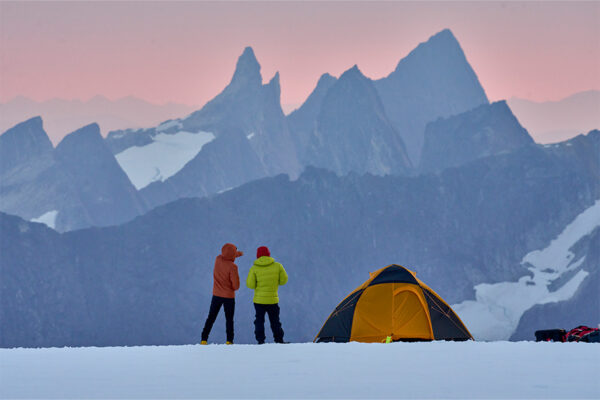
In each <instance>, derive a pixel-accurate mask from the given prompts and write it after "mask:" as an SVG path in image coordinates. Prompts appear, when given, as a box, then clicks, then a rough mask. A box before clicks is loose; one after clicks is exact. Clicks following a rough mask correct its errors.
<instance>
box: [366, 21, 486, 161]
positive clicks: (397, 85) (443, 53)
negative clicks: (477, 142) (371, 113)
mask: <svg viewBox="0 0 600 400" xmlns="http://www.w3.org/2000/svg"><path fill="white" fill-rule="evenodd" d="M375 87H376V88H377V91H378V92H379V96H380V97H381V100H382V102H383V106H384V108H385V111H386V114H387V115H388V117H389V118H390V120H391V121H392V123H393V124H394V126H395V128H396V129H397V130H398V132H399V133H400V135H401V137H402V139H403V141H404V143H405V144H406V148H407V151H408V155H409V157H410V159H411V161H412V162H413V164H414V165H419V162H420V159H421V150H422V147H423V135H424V130H425V126H426V125H427V123H428V122H431V121H434V120H436V119H437V118H439V117H448V116H450V115H454V114H459V113H462V112H465V111H468V110H471V109H473V108H475V107H477V106H479V105H481V104H487V103H488V99H487V97H486V95H485V92H484V90H483V88H482V87H481V84H480V83H479V80H478V79H477V76H476V75H475V72H474V71H473V69H472V68H471V66H470V65H469V63H468V62H467V59H466V58H465V55H464V53H463V51H462V49H461V47H460V45H459V43H458V41H457V40H456V38H455V37H454V35H453V34H452V32H450V30H448V29H445V30H443V31H441V32H439V33H437V34H435V35H434V36H432V37H431V38H429V40H428V41H427V42H425V43H421V44H419V46H417V48H416V49H414V50H413V51H412V52H411V53H410V54H409V55H408V56H406V57H405V58H403V59H402V60H400V62H399V63H398V66H397V67H396V70H395V71H394V72H392V73H391V74H390V75H388V76H387V77H385V78H382V79H379V80H376V81H375Z"/></svg>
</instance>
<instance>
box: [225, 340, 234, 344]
mask: <svg viewBox="0 0 600 400" xmlns="http://www.w3.org/2000/svg"><path fill="white" fill-rule="evenodd" d="M225 344H233V342H230V341H229V340H228V341H226V342H225Z"/></svg>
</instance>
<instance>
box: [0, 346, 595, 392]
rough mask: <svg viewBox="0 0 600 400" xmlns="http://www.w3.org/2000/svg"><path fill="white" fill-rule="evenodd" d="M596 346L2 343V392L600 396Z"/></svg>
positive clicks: (0, 369)
mask: <svg viewBox="0 0 600 400" xmlns="http://www.w3.org/2000/svg"><path fill="white" fill-rule="evenodd" d="M598 360H600V346H598V345H596V344H591V343H546V342H543V343H535V342H517V343H514V342H495V343H478V342H472V341H469V342H460V343H453V342H430V343H392V344H363V343H349V344H324V343H323V344H313V343H305V344H289V345H276V344H267V345H263V346H257V345H234V346H224V345H209V346H199V345H195V346H166V347H121V348H119V347H113V348H110V347H108V348H62V349H58V348H52V349H9V350H7V349H2V350H0V375H1V376H0V377H1V379H0V381H1V385H0V398H23V397H30V398H31V397H33V398H278V399H279V398H369V399H372V398H413V399H414V398H463V399H464V398H480V399H481V398H545V399H549V398H569V399H573V398H598V397H600V383H599V381H598V379H597V366H598Z"/></svg>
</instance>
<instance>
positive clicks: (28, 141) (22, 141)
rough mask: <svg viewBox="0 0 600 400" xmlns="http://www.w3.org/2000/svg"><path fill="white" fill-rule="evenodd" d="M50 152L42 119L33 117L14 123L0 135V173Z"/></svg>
mask: <svg viewBox="0 0 600 400" xmlns="http://www.w3.org/2000/svg"><path fill="white" fill-rule="evenodd" d="M51 153H52V143H51V142H50V139H49V138H48V135H46V132H44V128H43V126H42V119H41V118H40V117H34V118H31V119H28V120H27V121H25V122H21V123H20V124H17V125H15V126H14V127H12V128H11V129H9V130H7V131H6V132H4V133H3V134H2V135H1V136H0V174H1V175H4V174H5V173H7V172H8V171H9V170H10V169H13V168H18V167H20V166H22V165H23V164H27V163H29V162H32V161H33V160H35V159H43V158H45V157H48V155H49V154H51Z"/></svg>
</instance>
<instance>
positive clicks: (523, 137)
mask: <svg viewBox="0 0 600 400" xmlns="http://www.w3.org/2000/svg"><path fill="white" fill-rule="evenodd" d="M532 143H533V139H532V138H531V136H529V134H528V133H527V130H525V128H523V127H522V126H521V124H519V121H517V119H516V118H515V116H514V115H513V113H512V112H511V111H510V108H508V105H507V104H506V102H505V101H499V102H496V103H493V104H490V105H488V104H483V105H481V106H479V107H477V108H475V109H473V110H471V111H467V112H465V113H462V114H458V115H455V116H452V117H448V118H440V119H438V120H436V121H434V122H430V123H429V124H427V127H426V128H425V144H424V146H423V154H422V157H421V165H420V170H421V171H422V172H433V171H439V170H442V169H445V168H448V167H455V166H458V165H460V164H464V163H465V162H468V161H472V160H475V159H477V158H481V157H486V156H489V155H492V154H497V153H501V152H503V151H511V150H514V149H516V148H518V147H521V146H524V145H528V144H532Z"/></svg>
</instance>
